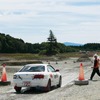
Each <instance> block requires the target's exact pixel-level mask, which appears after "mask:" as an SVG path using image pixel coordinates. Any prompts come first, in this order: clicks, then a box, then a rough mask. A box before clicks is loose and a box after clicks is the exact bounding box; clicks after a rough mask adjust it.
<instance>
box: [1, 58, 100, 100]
mask: <svg viewBox="0 0 100 100" xmlns="http://www.w3.org/2000/svg"><path fill="white" fill-rule="evenodd" d="M75 60H76V58H70V59H69V60H67V61H59V62H43V63H50V64H51V65H52V66H54V67H55V68H56V69H59V70H60V73H61V74H62V87H61V88H53V89H52V90H51V91H50V92H46V93H45V92H42V91H39V90H36V89H33V88H23V89H22V91H21V93H20V94H17V93H16V92H15V90H14V89H13V74H14V73H15V72H16V71H18V70H19V69H20V68H21V67H22V66H6V70H7V77H8V78H7V79H8V81H11V85H8V86H0V100H75V99H76V100H100V95H99V93H100V78H99V77H98V76H97V75H95V77H94V80H93V81H89V85H81V86H79V85H75V84H74V81H75V80H76V79H77V77H78V76H79V67H80V62H74V61H75ZM82 63H83V67H84V75H85V79H89V77H90V74H91V71H92V68H91V67H92V64H93V63H91V62H82ZM0 68H1V69H2V66H0ZM1 72H2V70H1ZM0 76H1V75H0Z"/></svg>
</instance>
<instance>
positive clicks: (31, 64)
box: [25, 64, 49, 66]
mask: <svg viewBox="0 0 100 100" xmlns="http://www.w3.org/2000/svg"><path fill="white" fill-rule="evenodd" d="M47 65H49V64H26V65H25V66H47Z"/></svg>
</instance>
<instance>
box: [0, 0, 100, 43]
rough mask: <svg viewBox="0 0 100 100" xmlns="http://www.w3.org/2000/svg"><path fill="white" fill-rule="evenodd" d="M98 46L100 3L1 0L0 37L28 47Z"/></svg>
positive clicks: (63, 0)
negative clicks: (51, 41)
mask: <svg viewBox="0 0 100 100" xmlns="http://www.w3.org/2000/svg"><path fill="white" fill-rule="evenodd" d="M50 30H52V32H53V34H54V36H55V37H56V38H57V41H58V42H61V43H63V42H74V43H81V44H85V43H100V0H0V33H4V34H9V35H10V36H12V37H15V38H20V39H23V40H24V41H25V42H29V43H41V42H47V38H48V37H49V34H50V32H49V31H50Z"/></svg>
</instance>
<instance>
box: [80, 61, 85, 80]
mask: <svg viewBox="0 0 100 100" xmlns="http://www.w3.org/2000/svg"><path fill="white" fill-rule="evenodd" d="M79 80H80V81H82V80H84V70H83V64H82V63H81V64H80V70H79Z"/></svg>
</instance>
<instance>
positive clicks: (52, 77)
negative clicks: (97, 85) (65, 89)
mask: <svg viewBox="0 0 100 100" xmlns="http://www.w3.org/2000/svg"><path fill="white" fill-rule="evenodd" d="M13 82H14V89H15V90H16V92H21V88H22V87H42V89H43V90H44V91H47V92H48V91H50V90H51V87H52V86H57V87H61V83H62V76H61V74H60V73H59V70H58V69H57V70H55V69H54V67H52V66H51V65H50V64H27V65H25V66H24V67H23V68H21V69H20V70H19V71H18V72H17V73H15V74H14V76H13Z"/></svg>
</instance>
